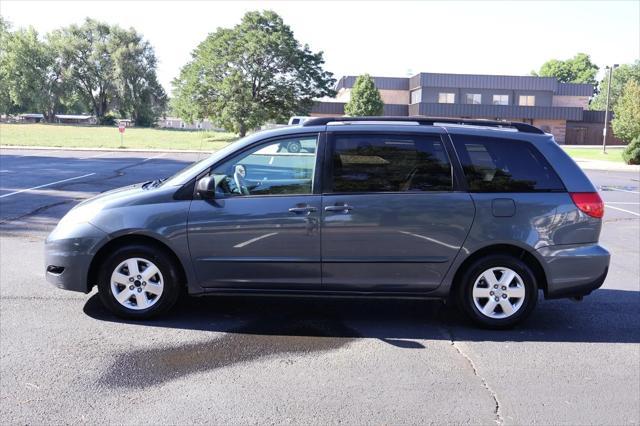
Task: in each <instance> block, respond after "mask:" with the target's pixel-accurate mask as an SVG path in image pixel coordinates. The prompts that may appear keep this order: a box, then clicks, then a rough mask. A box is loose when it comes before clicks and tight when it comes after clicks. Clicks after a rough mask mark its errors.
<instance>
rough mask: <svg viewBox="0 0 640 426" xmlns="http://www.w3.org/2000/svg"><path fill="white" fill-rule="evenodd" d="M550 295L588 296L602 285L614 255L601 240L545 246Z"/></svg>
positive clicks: (539, 250)
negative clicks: (596, 242) (600, 242)
mask: <svg viewBox="0 0 640 426" xmlns="http://www.w3.org/2000/svg"><path fill="white" fill-rule="evenodd" d="M538 253H539V254H540V255H541V256H542V258H543V260H544V262H545V269H546V272H547V291H546V292H545V296H546V297H547V298H548V299H558V298H563V297H578V296H586V295H588V294H589V293H591V292H592V291H594V290H596V289H598V288H600V286H602V284H603V283H604V280H605V279H606V277H607V272H608V271H609V261H610V259H611V255H610V254H609V252H608V251H607V250H606V249H605V248H603V247H601V246H600V245H598V244H579V245H562V246H551V247H543V248H540V249H538Z"/></svg>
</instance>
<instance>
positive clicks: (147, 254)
mask: <svg viewBox="0 0 640 426" xmlns="http://www.w3.org/2000/svg"><path fill="white" fill-rule="evenodd" d="M99 274H100V275H99V281H98V291H99V294H100V299H101V300H102V302H103V304H104V305H105V306H106V307H107V308H108V309H109V310H110V311H111V312H113V313H114V314H116V315H117V316H119V317H122V318H127V319H148V318H151V317H154V316H157V315H160V314H162V313H165V312H166V311H168V310H169V309H170V308H171V307H172V306H173V305H174V304H175V302H176V301H177V299H178V295H179V293H180V292H179V280H178V274H177V272H176V268H175V265H174V264H173V262H172V260H171V258H170V257H169V256H167V255H166V254H165V253H164V252H163V251H161V250H157V249H155V248H151V247H147V246H144V245H131V246H124V247H121V248H119V249H116V250H115V251H114V252H113V253H112V254H111V255H110V256H109V257H108V258H107V259H106V260H105V261H104V262H103V264H102V267H101V268H100V273H99Z"/></svg>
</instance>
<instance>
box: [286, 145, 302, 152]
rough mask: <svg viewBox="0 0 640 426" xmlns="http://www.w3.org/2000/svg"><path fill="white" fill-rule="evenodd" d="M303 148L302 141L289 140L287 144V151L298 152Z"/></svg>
mask: <svg viewBox="0 0 640 426" xmlns="http://www.w3.org/2000/svg"><path fill="white" fill-rule="evenodd" d="M301 150H302V144H301V143H300V142H289V145H287V151H289V152H291V153H293V154H297V153H299V152H300V151H301Z"/></svg>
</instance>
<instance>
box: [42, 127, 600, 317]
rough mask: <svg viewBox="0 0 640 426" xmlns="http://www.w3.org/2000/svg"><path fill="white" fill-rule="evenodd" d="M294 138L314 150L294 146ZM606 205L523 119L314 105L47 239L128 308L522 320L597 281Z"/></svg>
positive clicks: (123, 194) (58, 267)
mask: <svg viewBox="0 0 640 426" xmlns="http://www.w3.org/2000/svg"><path fill="white" fill-rule="evenodd" d="M290 143H299V144H301V145H304V146H309V145H313V147H312V149H308V150H299V151H298V152H289V151H288V150H283V149H281V147H282V146H285V145H288V144H290ZM603 213H604V206H603V203H602V200H601V199H600V197H599V195H598V193H597V191H596V189H595V188H594V186H593V185H592V183H591V182H590V181H589V179H588V178H587V177H586V176H585V174H584V173H583V172H582V170H581V169H580V168H579V167H578V166H577V165H576V164H575V162H573V160H571V158H569V157H568V156H567V154H566V153H565V152H564V151H563V150H562V149H561V148H560V147H559V146H558V145H557V144H556V142H555V141H554V140H553V137H552V136H551V135H549V134H545V133H544V132H542V131H541V130H540V129H538V128H536V127H533V126H531V125H528V124H524V123H513V122H501V121H483V120H455V119H439V118H434V119H430V118H424V117H405V118H398V117H393V118H389V117H373V118H372V117H367V118H354V117H333V118H315V119H311V120H309V121H306V122H305V123H304V124H303V125H301V126H294V127H287V128H280V129H276V130H271V131H266V132H261V133H257V134H253V135H250V136H248V137H246V138H243V139H241V140H240V141H238V142H236V143H234V144H231V145H229V146H228V147H226V148H224V149H222V150H220V151H218V152H216V153H215V154H213V155H211V156H210V157H209V158H207V159H205V160H202V161H200V162H197V163H194V164H192V165H190V166H188V167H187V168H185V169H184V170H182V171H180V172H178V173H177V174H176V175H174V176H172V177H170V178H168V179H165V180H157V181H151V182H146V183H142V184H137V185H133V186H129V187H125V188H120V189H116V190H113V191H109V192H106V193H103V194H100V195H98V196H96V197H94V198H92V199H90V200H87V201H84V202H82V203H80V204H79V205H77V206H76V207H75V208H73V209H72V210H71V211H70V212H69V213H68V214H67V215H66V216H64V217H63V218H62V220H61V221H60V223H59V224H58V226H57V227H56V228H55V229H54V230H53V232H52V233H51V234H50V235H49V237H48V238H47V241H46V265H45V266H46V276H47V279H48V281H49V282H51V283H53V284H55V285H57V286H58V287H61V288H64V289H67V290H74V291H81V292H84V293H88V292H89V291H91V289H92V287H93V286H94V285H97V286H98V290H99V294H100V297H101V300H102V301H103V303H104V304H105V305H106V306H107V307H108V308H109V309H110V310H111V311H113V312H114V313H115V314H116V315H119V316H122V317H126V318H133V319H145V318H150V317H153V316H156V315H158V314H161V313H164V312H166V311H167V310H169V309H170V308H171V307H172V306H173V305H174V303H175V302H176V300H177V298H178V296H179V294H180V293H181V292H182V291H183V289H185V288H186V289H187V290H188V293H190V294H193V295H206V294H217V295H220V294H288V295H331V296H348V297H358V296H368V297H372V296H373V297H375V296H378V297H385V298H387V297H400V298H403V297H404V298H415V297H422V298H451V299H452V300H455V301H456V302H457V304H458V306H459V307H460V308H461V310H462V311H463V312H465V313H466V314H467V315H468V316H469V317H470V318H471V319H472V320H474V321H475V322H477V323H479V324H481V325H484V326H488V327H495V328H501V327H508V326H511V325H513V324H515V323H517V322H519V321H521V320H523V319H524V318H525V317H527V316H528V315H529V314H530V313H531V311H532V310H533V309H534V307H535V305H536V302H537V299H538V292H539V291H542V292H543V293H544V296H545V297H546V298H559V297H572V298H577V299H580V298H582V297H583V296H584V295H587V294H589V293H590V292H591V291H593V290H595V289H597V288H598V287H600V286H601V285H602V283H603V281H604V279H605V277H606V275H607V270H608V266H609V253H608V252H607V251H606V250H605V249H604V248H602V247H601V246H600V245H599V244H598V238H599V234H600V229H601V226H602V216H603Z"/></svg>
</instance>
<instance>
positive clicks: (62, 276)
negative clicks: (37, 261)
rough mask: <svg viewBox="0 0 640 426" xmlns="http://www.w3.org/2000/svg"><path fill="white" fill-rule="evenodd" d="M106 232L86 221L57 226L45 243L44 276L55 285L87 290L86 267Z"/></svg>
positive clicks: (88, 289)
mask: <svg viewBox="0 0 640 426" xmlns="http://www.w3.org/2000/svg"><path fill="white" fill-rule="evenodd" d="M106 239H108V236H107V234H106V233H105V232H103V231H101V230H100V229H98V228H96V227H95V226H93V225H91V224H89V223H79V224H72V225H63V226H61V225H58V226H57V227H56V228H55V229H54V230H53V232H51V234H49V236H48V237H47V240H46V242H45V276H46V279H47V282H49V283H51V284H53V285H55V286H56V287H58V288H61V289H65V290H71V291H80V292H83V293H88V292H89V291H90V290H91V286H90V285H89V283H88V275H89V266H90V265H91V260H92V259H93V256H94V254H95V253H96V251H97V248H98V247H99V246H100V245H101V243H102V242H103V241H105V240H106Z"/></svg>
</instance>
